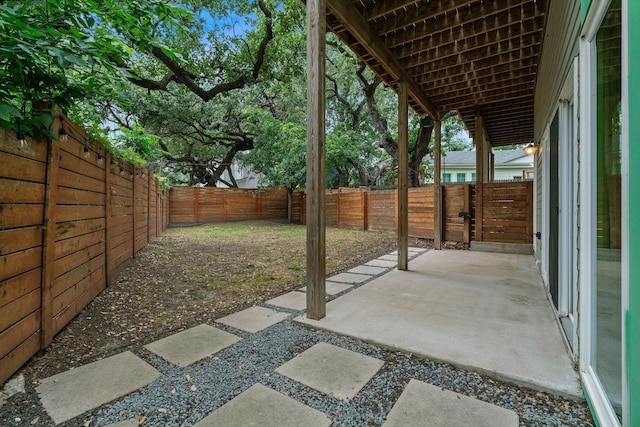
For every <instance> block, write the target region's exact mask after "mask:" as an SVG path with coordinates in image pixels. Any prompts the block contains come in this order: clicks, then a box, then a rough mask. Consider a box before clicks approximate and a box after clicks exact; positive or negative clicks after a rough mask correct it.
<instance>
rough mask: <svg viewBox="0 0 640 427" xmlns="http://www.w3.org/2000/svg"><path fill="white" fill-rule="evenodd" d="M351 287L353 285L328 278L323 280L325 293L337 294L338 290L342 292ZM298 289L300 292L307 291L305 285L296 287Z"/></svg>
mask: <svg viewBox="0 0 640 427" xmlns="http://www.w3.org/2000/svg"><path fill="white" fill-rule="evenodd" d="M352 287H353V285H347V284H345V283H336V282H332V281H330V280H327V281H326V282H325V291H326V292H327V295H337V294H339V293H340V292H344V291H346V290H347V289H351V288H352ZM298 290H299V291H302V292H307V287H306V286H303V287H302V288H300V289H298Z"/></svg>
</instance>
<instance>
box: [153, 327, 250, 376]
mask: <svg viewBox="0 0 640 427" xmlns="http://www.w3.org/2000/svg"><path fill="white" fill-rule="evenodd" d="M241 339H242V338H240V337H237V336H235V335H233V334H230V333H228V332H225V331H221V330H220V329H218V328H214V327H213V326H209V325H198V326H195V327H193V328H191V329H187V330H186V331H182V332H178V333H177V334H173V335H169V336H168V337H166V338H163V339H161V340H158V341H155V342H152V343H151V344H147V345H145V346H144V348H146V349H147V350H149V351H151V352H153V353H155V354H157V355H158V356H160V357H162V358H163V359H164V360H166V361H167V362H169V363H173V364H174V365H178V366H180V367H185V366H189V365H191V364H192V363H195V362H197V361H198V360H201V359H204V358H205V357H209V356H212V355H214V354H215V353H217V352H219V351H220V350H222V349H224V348H227V347H229V346H230V345H232V344H235V343H237V342H238V341H240V340H241Z"/></svg>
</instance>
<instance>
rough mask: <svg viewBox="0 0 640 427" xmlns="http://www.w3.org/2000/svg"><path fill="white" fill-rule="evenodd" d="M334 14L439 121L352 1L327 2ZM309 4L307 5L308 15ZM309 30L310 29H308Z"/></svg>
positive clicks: (427, 101)
mask: <svg viewBox="0 0 640 427" xmlns="http://www.w3.org/2000/svg"><path fill="white" fill-rule="evenodd" d="M326 3H327V6H328V7H329V9H330V11H331V13H332V14H334V15H335V16H336V17H337V18H338V19H339V20H340V21H341V22H342V23H343V24H344V26H345V27H346V28H347V30H349V32H350V33H351V34H352V35H353V37H355V38H356V39H357V40H358V42H359V43H360V44H362V46H363V47H364V48H366V49H367V50H368V51H369V52H370V54H371V55H372V56H373V57H374V58H375V59H376V60H377V61H379V62H380V63H381V64H382V65H383V66H384V67H385V68H386V69H387V70H388V71H389V72H390V73H391V74H392V75H393V77H394V78H395V80H396V81H402V82H404V84H406V85H407V86H408V92H409V94H410V96H411V98H412V99H413V100H414V101H415V102H416V103H417V104H418V105H420V107H421V108H422V109H423V110H424V111H425V112H426V113H427V114H428V115H429V116H431V117H432V118H433V119H434V120H437V119H439V116H438V110H437V109H436V108H435V106H434V105H433V103H432V102H431V100H430V99H428V98H427V97H426V96H425V94H424V92H423V91H422V89H420V86H418V84H417V83H416V82H415V81H414V80H413V79H412V78H411V76H410V75H409V73H408V72H407V70H405V69H404V68H403V67H402V65H400V63H399V62H398V60H397V59H396V57H395V55H394V54H392V53H391V51H390V50H389V49H388V48H387V47H386V46H385V44H384V43H383V42H382V40H381V39H380V38H379V37H378V36H377V35H376V34H375V33H374V32H373V30H372V29H371V27H370V26H369V24H368V23H367V21H366V20H365V19H364V18H363V17H362V15H360V13H359V12H358V10H357V9H356V8H355V7H354V6H353V4H352V3H351V2H350V1H345V0H326ZM308 8H309V4H307V14H309V11H308ZM307 28H308V27H307Z"/></svg>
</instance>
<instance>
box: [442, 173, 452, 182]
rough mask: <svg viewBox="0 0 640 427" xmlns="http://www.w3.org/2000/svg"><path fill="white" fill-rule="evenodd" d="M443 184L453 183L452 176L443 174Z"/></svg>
mask: <svg viewBox="0 0 640 427" xmlns="http://www.w3.org/2000/svg"><path fill="white" fill-rule="evenodd" d="M442 182H451V174H450V173H443V174H442Z"/></svg>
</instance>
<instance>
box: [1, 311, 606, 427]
mask: <svg viewBox="0 0 640 427" xmlns="http://www.w3.org/2000/svg"><path fill="white" fill-rule="evenodd" d="M271 308H276V307H271ZM277 309H278V310H280V311H285V312H288V313H291V316H290V317H289V318H288V319H287V320H285V321H283V322H281V323H279V324H276V325H274V326H272V327H270V328H267V329H265V330H264V331H262V332H259V333H257V334H249V333H246V332H243V331H239V330H237V329H234V328H230V327H227V326H224V325H221V324H214V326H216V327H218V328H220V329H223V330H226V331H228V332H231V333H233V334H235V335H238V336H240V337H242V338H243V340H242V341H240V342H238V343H237V344H235V345H233V346H231V347H229V348H227V349H226V350H224V351H222V352H220V353H218V354H216V356H215V357H212V358H208V359H205V360H202V361H200V362H198V363H196V364H194V365H191V366H189V367H186V368H179V367H176V366H174V365H172V364H170V363H167V362H166V361H164V360H163V359H161V358H159V357H158V356H156V355H155V354H153V353H151V352H149V351H147V350H145V349H144V348H143V347H142V346H140V347H138V348H137V349H134V350H133V351H134V353H136V354H137V355H138V356H139V357H141V358H143V359H144V360H146V361H147V362H149V363H150V364H151V365H153V366H154V367H155V368H156V369H158V370H159V371H160V372H161V373H162V374H163V375H162V376H161V377H160V378H159V379H158V380H156V381H154V382H153V383H151V384H149V385H148V386H146V387H144V388H142V389H140V390H138V391H137V392H134V393H132V394H130V395H128V396H125V397H124V398H122V399H121V400H119V401H116V402H112V403H110V404H106V405H103V406H102V407H100V408H98V409H96V410H94V411H91V412H88V413H85V414H83V415H81V416H79V417H76V418H75V419H73V420H70V421H68V422H66V423H64V424H62V426H105V425H107V424H110V423H113V422H117V421H121V420H126V419H130V418H137V419H138V420H139V421H140V422H141V425H143V426H185V427H186V426H191V425H193V424H195V423H196V422H198V421H199V420H201V419H202V418H204V417H205V416H207V415H208V414H209V413H210V412H212V411H213V410H215V409H216V408H219V407H220V406H222V405H223V404H224V403H226V402H228V401H229V400H231V399H232V398H233V397H235V396H237V395H238V394H240V393H241V392H243V391H244V390H246V389H247V388H249V387H251V386H252V385H254V384H256V383H262V384H264V385H266V386H267V387H271V388H272V389H274V390H277V391H279V392H282V393H284V394H286V395H288V396H290V397H292V398H294V399H296V400H298V401H300V402H302V403H304V404H306V405H308V406H310V407H312V408H315V409H317V410H319V411H321V412H323V413H324V414H326V415H327V417H329V418H330V419H331V420H333V426H336V427H339V426H344V427H346V426H380V425H382V424H383V423H384V421H385V419H386V416H387V414H388V413H389V411H390V410H391V408H392V406H393V404H394V403H395V402H396V400H397V399H398V397H399V396H400V394H401V393H402V390H403V389H404V387H405V386H406V385H407V384H408V383H409V380H410V379H412V378H413V379H417V380H420V381H424V382H427V383H430V384H433V385H436V386H439V387H442V388H443V389H446V390H451V391H454V392H457V393H460V394H464V395H467V396H471V397H475V398H477V399H479V400H482V401H485V402H489V403H492V404H494V405H498V406H502V407H504V408H507V409H510V410H514V411H516V412H517V413H518V415H519V417H520V424H521V425H522V426H593V425H594V423H593V420H592V418H591V415H590V412H589V409H588V407H587V405H586V403H584V402H576V401H573V400H570V399H566V398H563V397H558V396H553V395H550V394H547V393H542V392H538V391H535V390H531V389H528V388H525V387H520V386H516V385H512V384H507V383H505V382H501V381H496V380H493V379H490V378H488V377H486V376H483V375H479V374H477V373H475V372H470V371H465V370H461V369H458V368H455V367H453V366H451V365H448V364H444V363H436V362H432V361H429V360H425V359H422V358H418V357H415V356H412V355H410V354H404V353H401V352H396V351H391V350H386V349H382V348H379V347H376V346H374V345H371V344H367V343H365V342H363V341H360V340H357V339H353V338H349V337H343V336H339V335H336V334H333V333H328V332H324V331H314V330H310V329H308V328H306V327H304V326H300V325H297V324H295V323H294V322H293V321H292V319H293V317H295V316H297V315H299V314H301V313H302V312H301V311H293V310H287V309H282V308H277ZM318 342H327V343H330V344H333V345H336V346H339V347H342V348H345V349H348V350H352V351H356V352H359V353H362V354H366V355H368V356H371V357H375V358H377V359H379V360H382V361H384V366H383V367H382V368H381V369H380V371H378V373H377V374H376V375H375V376H374V377H373V378H372V380H371V381H369V383H367V385H366V386H365V387H364V388H363V389H362V390H361V391H360V392H359V393H358V395H357V396H356V397H355V398H354V399H353V400H351V401H349V402H345V401H343V400H340V399H336V398H334V397H329V396H326V395H324V394H322V393H320V392H318V391H315V390H313V389H311V388H309V387H307V386H305V385H303V384H300V383H298V382H296V381H293V380H291V379H289V378H287V377H285V376H282V375H280V374H278V373H277V372H275V370H276V368H278V367H279V366H281V365H283V364H284V363H286V362H287V361H289V360H291V359H292V358H293V357H295V356H297V355H298V354H300V353H302V352H303V351H305V350H307V349H308V348H310V347H311V346H313V345H314V344H316V343H318ZM36 385H37V384H27V390H26V393H24V394H19V395H16V396H13V397H12V398H10V399H9V400H8V401H7V403H6V404H5V405H4V406H2V407H1V408H0V426H50V425H53V422H52V421H51V419H50V418H49V417H48V416H47V415H46V412H45V411H44V410H43V408H42V406H41V405H40V402H39V399H38V397H37V393H36V392H35V386H36ZM194 386H195V387H194ZM194 388H195V390H194Z"/></svg>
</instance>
